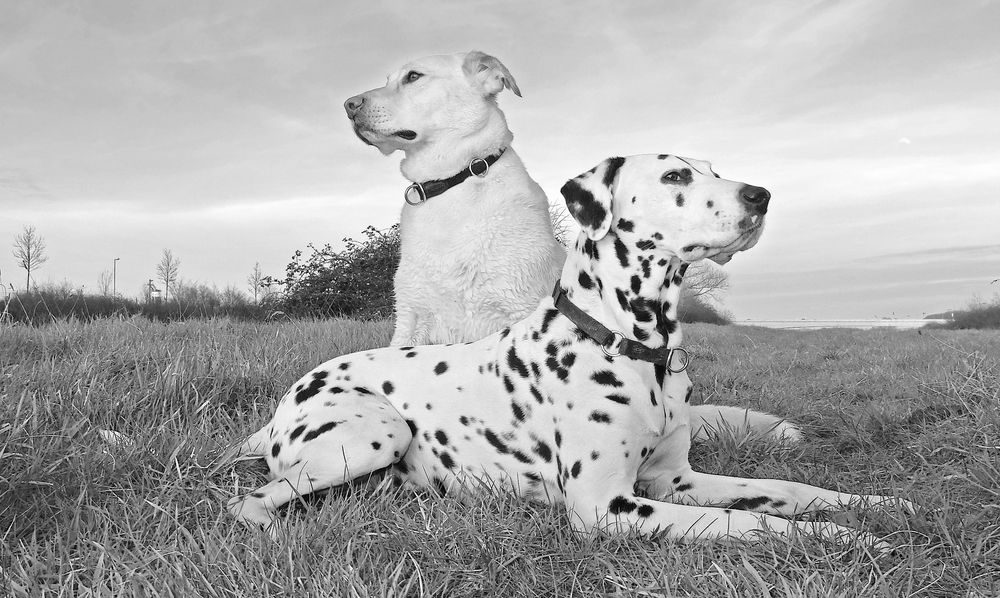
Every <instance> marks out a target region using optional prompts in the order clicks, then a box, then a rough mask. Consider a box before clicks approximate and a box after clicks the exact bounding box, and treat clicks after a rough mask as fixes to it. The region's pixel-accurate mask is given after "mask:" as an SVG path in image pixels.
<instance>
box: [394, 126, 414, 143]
mask: <svg viewBox="0 0 1000 598" xmlns="http://www.w3.org/2000/svg"><path fill="white" fill-rule="evenodd" d="M392 136H393V137H399V138H400V139H405V140H407V141H413V140H414V139H416V138H417V132H416V131H411V130H410V129H403V130H402V131H396V132H395V133H393V134H392Z"/></svg>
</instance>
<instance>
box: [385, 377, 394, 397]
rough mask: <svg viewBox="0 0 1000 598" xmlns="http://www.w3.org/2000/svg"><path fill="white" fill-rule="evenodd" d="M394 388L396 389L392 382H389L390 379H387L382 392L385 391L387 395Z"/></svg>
mask: <svg viewBox="0 0 1000 598" xmlns="http://www.w3.org/2000/svg"><path fill="white" fill-rule="evenodd" d="M393 390H395V389H394V388H393V387H392V382H389V381H388V380H386V381H385V382H383V383H382V392H383V393H385V394H387V395H391V394H392V391H393Z"/></svg>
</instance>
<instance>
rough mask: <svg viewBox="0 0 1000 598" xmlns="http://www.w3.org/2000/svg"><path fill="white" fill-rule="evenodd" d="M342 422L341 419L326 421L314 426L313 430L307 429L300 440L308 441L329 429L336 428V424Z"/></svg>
mask: <svg viewBox="0 0 1000 598" xmlns="http://www.w3.org/2000/svg"><path fill="white" fill-rule="evenodd" d="M342 423H344V422H342V421H339V422H326V423H325V424H323V425H322V426H320V427H318V428H316V429H315V430H309V431H308V432H307V433H306V435H305V436H303V437H302V442H309V441H310V440H312V439H314V438H316V437H317V436H319V435H320V434H325V433H326V432H329V431H330V430H332V429H334V428H336V427H337V424H342Z"/></svg>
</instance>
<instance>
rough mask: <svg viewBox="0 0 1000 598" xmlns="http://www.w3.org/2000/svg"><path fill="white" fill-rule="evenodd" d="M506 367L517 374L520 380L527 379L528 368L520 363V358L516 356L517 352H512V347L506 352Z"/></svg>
mask: <svg viewBox="0 0 1000 598" xmlns="http://www.w3.org/2000/svg"><path fill="white" fill-rule="evenodd" d="M507 365H508V366H510V369H512V370H514V371H515V372H517V374H518V375H519V376H521V377H522V378H527V377H528V366H526V365H525V364H524V362H523V361H521V358H520V357H518V356H517V352H515V351H514V347H511V348H510V349H508V351H507Z"/></svg>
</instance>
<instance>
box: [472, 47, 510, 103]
mask: <svg viewBox="0 0 1000 598" xmlns="http://www.w3.org/2000/svg"><path fill="white" fill-rule="evenodd" d="M462 70H463V71H464V72H465V75H466V76H467V77H469V78H470V79H471V80H473V81H475V82H477V83H478V84H479V85H480V86H481V87H482V88H483V91H484V92H485V93H486V95H488V96H495V95H496V94H498V93H500V92H501V91H503V89H504V88H505V87H506V88H507V89H509V90H511V91H513V92H514V95H516V96H517V97H521V90H520V89H518V87H517V81H515V80H514V76H513V75H511V74H510V71H508V70H507V67H505V66H504V65H503V63H502V62H500V61H499V60H497V59H496V58H494V57H493V56H490V55H489V54H484V53H483V52H480V51H478V50H473V51H471V52H469V53H468V54H466V55H465V62H464V63H463V64H462Z"/></svg>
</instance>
